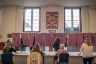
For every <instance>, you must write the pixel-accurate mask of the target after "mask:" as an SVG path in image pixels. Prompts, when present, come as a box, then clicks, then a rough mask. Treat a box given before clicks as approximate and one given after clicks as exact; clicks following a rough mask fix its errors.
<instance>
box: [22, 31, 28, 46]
mask: <svg viewBox="0 0 96 64" xmlns="http://www.w3.org/2000/svg"><path fill="white" fill-rule="evenodd" d="M21 37H22V41H23V45H24V46H28V44H29V43H28V33H21Z"/></svg>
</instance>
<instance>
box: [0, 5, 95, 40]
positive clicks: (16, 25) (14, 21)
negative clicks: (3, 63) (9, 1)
mask: <svg viewBox="0 0 96 64" xmlns="http://www.w3.org/2000/svg"><path fill="white" fill-rule="evenodd" d="M47 11H57V12H58V17H59V18H58V29H56V32H57V33H64V7H60V6H43V7H41V23H40V24H41V25H40V32H41V33H48V30H49V29H46V12H47ZM23 12H24V9H23V7H17V6H10V7H3V8H2V13H0V15H1V19H2V21H1V20H0V35H2V38H0V41H6V40H7V34H8V33H13V32H23ZM95 17H96V9H94V8H92V9H90V7H88V6H87V7H81V21H82V25H81V27H82V32H96V29H95V27H96V18H95Z"/></svg>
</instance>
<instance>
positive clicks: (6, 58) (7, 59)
mask: <svg viewBox="0 0 96 64" xmlns="http://www.w3.org/2000/svg"><path fill="white" fill-rule="evenodd" d="M12 56H13V54H12V52H4V53H3V54H2V55H1V59H2V63H3V64H13V57H12Z"/></svg>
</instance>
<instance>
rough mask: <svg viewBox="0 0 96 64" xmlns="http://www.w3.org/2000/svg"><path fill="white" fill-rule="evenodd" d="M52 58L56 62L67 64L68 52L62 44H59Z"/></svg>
mask: <svg viewBox="0 0 96 64" xmlns="http://www.w3.org/2000/svg"><path fill="white" fill-rule="evenodd" d="M54 60H55V63H57V64H62V62H63V64H64V63H65V64H68V60H69V53H68V52H67V50H65V49H64V44H60V48H59V49H58V51H57V53H56V55H55V59H54Z"/></svg>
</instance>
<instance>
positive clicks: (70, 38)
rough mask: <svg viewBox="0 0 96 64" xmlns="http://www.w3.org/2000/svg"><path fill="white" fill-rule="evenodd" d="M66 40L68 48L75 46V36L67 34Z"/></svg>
mask: <svg viewBox="0 0 96 64" xmlns="http://www.w3.org/2000/svg"><path fill="white" fill-rule="evenodd" d="M68 40H69V41H68V44H69V45H70V46H76V43H77V41H76V34H69V38H68Z"/></svg>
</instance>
